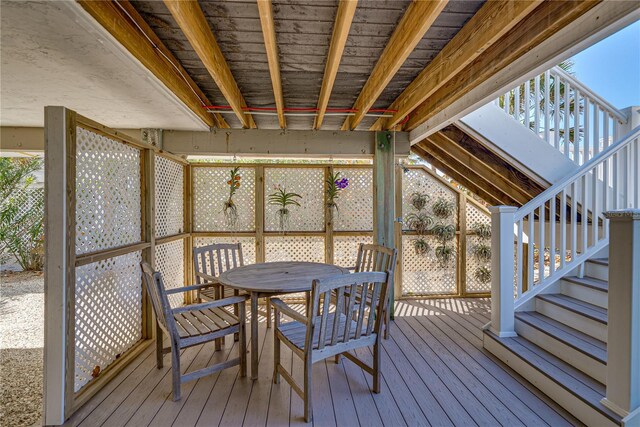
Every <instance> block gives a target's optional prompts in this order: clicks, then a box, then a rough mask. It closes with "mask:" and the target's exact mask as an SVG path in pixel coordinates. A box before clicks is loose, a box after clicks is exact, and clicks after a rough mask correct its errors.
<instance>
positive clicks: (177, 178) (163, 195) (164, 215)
mask: <svg viewBox="0 0 640 427" xmlns="http://www.w3.org/2000/svg"><path fill="white" fill-rule="evenodd" d="M155 183H156V237H165V236H171V235H173V234H180V233H182V232H183V231H184V166H183V165H182V164H180V163H178V162H175V161H173V160H169V159H167V158H165V157H162V156H159V155H157V156H155Z"/></svg>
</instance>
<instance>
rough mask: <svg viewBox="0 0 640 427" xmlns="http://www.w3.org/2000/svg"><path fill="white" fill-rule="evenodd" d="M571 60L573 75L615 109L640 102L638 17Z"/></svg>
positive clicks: (639, 32)
mask: <svg viewBox="0 0 640 427" xmlns="http://www.w3.org/2000/svg"><path fill="white" fill-rule="evenodd" d="M572 60H573V62H574V64H575V65H574V67H573V72H574V73H575V77H576V78H577V79H578V80H580V81H581V82H582V83H584V84H585V85H586V86H587V87H589V88H590V89H592V90H594V91H595V92H596V93H597V94H598V95H600V96H602V97H603V98H604V99H606V100H607V101H609V102H610V103H611V104H613V105H614V106H615V107H617V108H618V109H622V108H626V107H629V106H632V105H634V106H635V105H640V21H637V22H635V23H634V24H631V25H630V26H628V27H626V28H624V29H622V30H620V31H618V32H617V33H615V34H612V35H611V36H609V37H608V38H606V39H604V40H602V41H600V42H599V43H597V44H595V45H593V46H591V47H589V48H587V49H585V50H583V51H582V52H580V53H578V54H577V55H575V56H574V57H573V58H572Z"/></svg>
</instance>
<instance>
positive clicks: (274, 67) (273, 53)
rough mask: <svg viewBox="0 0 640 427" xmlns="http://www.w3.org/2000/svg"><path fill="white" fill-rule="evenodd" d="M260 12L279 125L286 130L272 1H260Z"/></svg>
mask: <svg viewBox="0 0 640 427" xmlns="http://www.w3.org/2000/svg"><path fill="white" fill-rule="evenodd" d="M258 12H259V13H260V25H261V26H262V36H263V37H264V47H265V49H266V51H267V61H268V62H269V74H270V75H271V85H272V86H273V97H274V98H275V100H276V109H277V110H278V123H279V124H280V129H284V128H286V127H287V122H286V120H285V118H284V97H283V96H282V80H281V79H280V58H279V57H278V44H277V42H276V29H275V26H274V23H273V5H272V4H271V0H258Z"/></svg>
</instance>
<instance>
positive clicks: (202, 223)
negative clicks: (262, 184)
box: [192, 166, 256, 231]
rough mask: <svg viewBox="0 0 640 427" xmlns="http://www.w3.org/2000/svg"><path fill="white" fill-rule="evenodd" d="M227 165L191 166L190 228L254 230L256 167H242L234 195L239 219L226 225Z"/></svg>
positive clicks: (200, 229) (228, 169)
mask: <svg viewBox="0 0 640 427" xmlns="http://www.w3.org/2000/svg"><path fill="white" fill-rule="evenodd" d="M231 170H232V168H230V167H217V166H216V167H205V166H198V167H193V169H192V174H193V231H253V230H255V228H256V226H255V169H254V168H253V167H241V168H240V170H239V173H240V176H241V180H240V182H241V184H240V188H238V191H237V192H236V193H235V195H234V196H233V202H234V203H235V205H236V207H237V212H238V221H237V222H236V224H235V225H231V224H229V223H228V222H227V221H226V219H225V215H224V213H223V210H224V203H225V202H226V201H227V199H228V198H229V185H228V184H227V181H229V174H230V173H231Z"/></svg>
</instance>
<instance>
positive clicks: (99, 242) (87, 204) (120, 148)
mask: <svg viewBox="0 0 640 427" xmlns="http://www.w3.org/2000/svg"><path fill="white" fill-rule="evenodd" d="M76 135H77V136H76V138H77V139H76V141H77V142H76V253H77V254H84V253H88V252H95V251H99V250H102V249H109V248H113V247H117V246H123V245H126V244H129V243H135V242H139V241H140V240H141V219H140V151H139V150H138V149H136V148H133V147H130V146H128V145H125V144H122V143H120V142H118V141H115V140H113V139H110V138H107V137H106V136H103V135H100V134H97V133H94V132H91V131H88V130H86V129H84V128H81V127H78V128H77V134H76Z"/></svg>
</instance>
